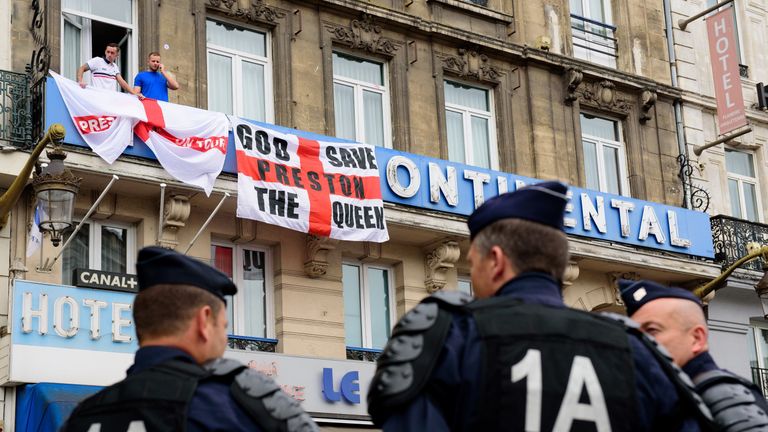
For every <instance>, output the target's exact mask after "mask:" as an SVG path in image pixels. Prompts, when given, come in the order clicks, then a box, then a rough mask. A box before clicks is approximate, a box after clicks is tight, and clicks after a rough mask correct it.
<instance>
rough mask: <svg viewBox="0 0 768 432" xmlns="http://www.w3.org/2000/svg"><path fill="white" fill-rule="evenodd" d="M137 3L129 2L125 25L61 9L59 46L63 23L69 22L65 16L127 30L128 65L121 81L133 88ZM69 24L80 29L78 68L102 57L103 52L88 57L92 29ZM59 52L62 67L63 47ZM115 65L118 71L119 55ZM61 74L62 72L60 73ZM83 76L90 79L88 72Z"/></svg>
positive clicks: (136, 51) (136, 68)
mask: <svg viewBox="0 0 768 432" xmlns="http://www.w3.org/2000/svg"><path fill="white" fill-rule="evenodd" d="M96 1H104V0H96ZM137 3H138V1H137V0H131V23H126V22H123V21H118V20H115V19H111V18H106V17H102V16H99V15H94V14H90V13H87V12H81V11H78V10H74V9H69V8H65V7H62V8H61V25H60V27H61V29H60V35H59V36H60V39H59V41H60V44H63V43H64V21H69V20H68V19H67V18H66V17H65V14H69V15H76V16H79V17H81V18H85V19H88V20H91V21H99V22H103V23H105V24H109V25H113V26H116V27H123V28H125V29H127V30H128V31H129V33H130V36H129V39H130V40H129V41H128V44H129V48H130V52H129V53H128V64H127V65H126V71H127V76H123V79H124V80H125V82H127V83H128V85H130V86H131V87H133V85H132V83H133V77H135V76H136V74H137V73H138V61H139V60H138V58H139V55H138V50H139V34H138V25H137V24H136V22H137V20H138V19H139V14H138V4H137ZM70 24H72V25H75V26H77V27H79V28H80V60H79V62H78V63H79V64H78V67H79V66H80V65H83V64H85V63H86V62H87V61H88V60H90V59H92V58H94V57H101V56H104V52H103V51H102V52H92V53H90V54H91V55H88V53H89V52H90V51H91V47H92V45H93V40H92V37H93V35H92V28H91V26H90V25H89V26H83V25H81V24H77V23H73V22H71V21H70ZM112 42H115V43H117V44H120V42H121V41H112ZM107 43H109V42H105V43H104V47H102V49H104V48H106V45H107ZM59 51H60V52H61V53H60V59H59V64H60V65H63V64H64V56H65V54H66V50H64V49H63V47H62V49H60V50H59ZM115 63H117V66H118V69H120V66H121V64H120V55H119V54H118V56H117V60H116V61H115ZM61 72H63V71H61ZM121 75H122V72H121ZM83 76H84V79H85V77H89V78H90V71H85V74H84V75H83ZM116 86H117V84H116ZM118 88H119V87H118ZM119 91H120V90H119Z"/></svg>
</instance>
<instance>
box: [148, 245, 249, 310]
mask: <svg viewBox="0 0 768 432" xmlns="http://www.w3.org/2000/svg"><path fill="white" fill-rule="evenodd" d="M136 273H137V275H136V276H137V277H138V280H139V291H143V290H145V289H147V288H150V287H152V286H155V285H161V284H162V285H165V284H171V285H192V286H195V287H198V288H202V289H204V290H206V291H208V292H210V293H211V294H213V295H215V296H217V297H219V298H220V299H221V300H222V301H224V303H226V302H227V300H226V299H225V298H224V296H227V295H234V294H236V293H237V287H236V286H235V284H234V283H232V280H231V279H230V278H229V277H227V275H225V274H224V273H222V272H220V271H218V270H216V269H215V268H213V267H211V266H209V265H208V264H205V263H202V262H200V261H198V260H196V259H194V258H190V257H188V256H186V255H182V254H180V253H178V252H176V251H173V250H170V249H165V248H161V247H157V246H149V247H145V248H143V249H142V250H140V251H139V259H138V261H137V263H136Z"/></svg>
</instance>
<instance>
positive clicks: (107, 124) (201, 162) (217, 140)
mask: <svg viewBox="0 0 768 432" xmlns="http://www.w3.org/2000/svg"><path fill="white" fill-rule="evenodd" d="M51 75H52V76H53V78H54V79H55V80H56V85H57V86H58V87H59V92H60V93H61V96H62V98H63V99H64V104H65V105H66V106H67V110H68V111H69V115H70V116H71V117H72V121H73V122H74V124H75V126H76V128H77V131H78V132H79V133H80V136H82V137H83V140H84V141H85V142H86V144H88V146H89V147H91V149H93V151H94V152H95V153H96V154H98V155H99V156H101V157H102V159H104V160H105V161H107V163H110V164H111V163H113V162H114V161H115V160H116V159H117V158H118V156H120V155H121V154H122V153H123V152H124V151H125V149H126V147H128V145H129V144H131V143H132V142H133V134H134V133H135V134H136V136H138V137H139V139H141V140H142V141H144V142H145V143H146V144H147V147H149V148H150V149H151V150H152V151H153V152H154V153H155V156H156V157H157V160H158V161H159V162H160V165H162V166H163V168H165V170H166V171H168V173H169V174H170V175H172V176H173V177H175V178H176V179H178V180H180V181H182V182H184V183H187V184H191V185H194V186H198V187H200V188H202V189H203V190H205V193H206V194H208V195H210V194H211V191H212V190H213V184H214V182H215V180H216V177H217V176H218V175H219V173H221V170H222V168H223V167H224V158H225V156H226V153H227V141H228V131H229V121H228V120H227V117H226V116H225V115H224V114H221V113H217V112H212V111H204V110H201V109H197V108H192V107H188V106H183V105H176V104H171V103H168V102H159V101H156V100H154V99H144V100H142V101H140V100H139V99H138V98H136V97H135V96H132V95H128V94H124V93H118V92H113V91H107V90H97V89H92V88H85V89H83V88H80V86H79V85H78V84H77V83H75V82H74V81H72V80H69V79H66V78H64V77H62V76H61V75H58V74H56V73H55V72H51Z"/></svg>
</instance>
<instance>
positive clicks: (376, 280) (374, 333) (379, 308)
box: [368, 268, 391, 349]
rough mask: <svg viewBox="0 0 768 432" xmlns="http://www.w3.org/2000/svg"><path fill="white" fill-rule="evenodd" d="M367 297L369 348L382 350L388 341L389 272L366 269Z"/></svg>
mask: <svg viewBox="0 0 768 432" xmlns="http://www.w3.org/2000/svg"><path fill="white" fill-rule="evenodd" d="M368 296H369V297H370V303H371V310H370V311H369V314H370V317H371V348H379V349H380V348H384V345H386V343H387V339H389V331H390V328H391V327H390V323H389V272H388V271H387V270H384V269H377V268H369V269H368Z"/></svg>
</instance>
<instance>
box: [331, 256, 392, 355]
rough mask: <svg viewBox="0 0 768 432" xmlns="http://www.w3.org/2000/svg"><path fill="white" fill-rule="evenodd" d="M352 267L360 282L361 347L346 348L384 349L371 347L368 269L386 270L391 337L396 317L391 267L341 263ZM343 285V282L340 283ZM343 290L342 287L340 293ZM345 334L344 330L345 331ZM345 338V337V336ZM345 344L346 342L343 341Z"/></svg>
mask: <svg viewBox="0 0 768 432" xmlns="http://www.w3.org/2000/svg"><path fill="white" fill-rule="evenodd" d="M345 264H346V265H352V266H357V268H358V272H357V276H358V278H359V280H360V291H361V292H360V308H361V309H360V321H361V323H360V328H361V329H362V336H363V346H360V347H355V346H347V348H363V349H384V347H379V348H374V347H373V341H372V339H373V336H372V334H371V331H372V330H371V317H370V316H369V313H368V311H369V310H370V307H371V302H370V291H369V288H368V277H367V275H368V269H370V268H373V269H378V270H386V271H387V276H388V277H387V283H388V285H389V286H388V287H387V289H388V290H389V295H388V296H387V297H388V298H389V324H390V328H389V332H390V336H391V335H392V328H393V327H394V325H395V320H396V318H397V317H396V315H395V290H394V286H393V280H392V279H393V277H394V271H393V268H392V267H391V266H387V265H382V264H377V263H364V262H360V261H350V260H345V261H343V262H342V265H345ZM342 284H343V281H342ZM343 290H344V287H343V286H342V292H343ZM345 334H346V329H345ZM345 338H346V336H345ZM345 344H346V341H345Z"/></svg>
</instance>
